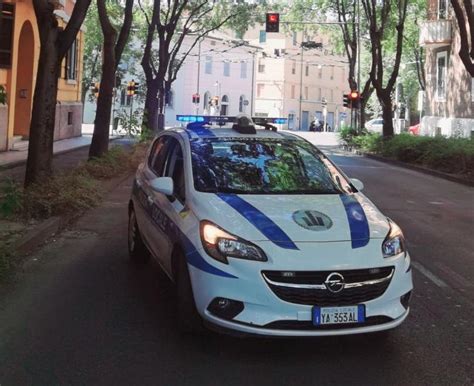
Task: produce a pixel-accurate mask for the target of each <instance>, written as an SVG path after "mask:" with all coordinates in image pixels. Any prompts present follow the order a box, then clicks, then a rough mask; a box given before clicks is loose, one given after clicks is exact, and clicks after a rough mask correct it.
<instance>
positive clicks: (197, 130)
mask: <svg viewBox="0 0 474 386" xmlns="http://www.w3.org/2000/svg"><path fill="white" fill-rule="evenodd" d="M186 130H189V131H191V132H192V133H194V134H196V135H197V136H199V137H215V134H214V133H213V132H212V131H211V130H209V129H208V128H206V127H204V125H203V124H202V123H200V122H195V123H189V124H188V125H187V126H186Z"/></svg>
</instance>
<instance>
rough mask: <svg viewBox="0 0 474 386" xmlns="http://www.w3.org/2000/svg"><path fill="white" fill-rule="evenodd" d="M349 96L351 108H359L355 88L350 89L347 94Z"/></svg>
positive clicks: (358, 97) (358, 98)
mask: <svg viewBox="0 0 474 386" xmlns="http://www.w3.org/2000/svg"><path fill="white" fill-rule="evenodd" d="M349 98H350V100H351V107H352V108H353V109H357V108H359V101H360V94H359V91H357V90H352V91H351V93H350V94H349Z"/></svg>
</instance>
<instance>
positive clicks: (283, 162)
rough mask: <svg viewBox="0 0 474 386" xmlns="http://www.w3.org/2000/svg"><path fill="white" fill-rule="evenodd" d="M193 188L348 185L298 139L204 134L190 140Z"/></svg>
mask: <svg viewBox="0 0 474 386" xmlns="http://www.w3.org/2000/svg"><path fill="white" fill-rule="evenodd" d="M191 153H192V164H193V176H194V187H195V189H196V190H198V191H201V192H212V193H238V194H340V193H344V192H350V186H349V185H350V184H349V183H348V182H347V180H346V179H345V178H344V177H343V176H342V175H341V174H340V173H339V171H338V170H337V169H336V168H335V167H334V165H333V164H332V163H331V162H329V160H328V159H327V158H326V157H325V156H324V155H323V154H321V153H320V152H319V151H318V150H317V149H316V148H314V147H313V146H312V145H311V144H309V143H307V142H305V141H300V140H283V139H261V138H255V139H254V138H229V139H227V138H223V139H217V138H205V139H204V138H203V139H197V140H193V141H191Z"/></svg>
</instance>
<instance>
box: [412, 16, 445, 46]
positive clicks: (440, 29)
mask: <svg viewBox="0 0 474 386" xmlns="http://www.w3.org/2000/svg"><path fill="white" fill-rule="evenodd" d="M452 28H453V23H452V21H451V20H431V21H427V22H425V23H423V24H422V25H421V28H420V46H425V47H427V48H437V47H443V46H449V45H450V44H451V41H452Z"/></svg>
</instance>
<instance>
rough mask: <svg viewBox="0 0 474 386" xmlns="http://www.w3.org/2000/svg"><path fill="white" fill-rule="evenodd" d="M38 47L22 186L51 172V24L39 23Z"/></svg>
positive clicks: (54, 77) (54, 48)
mask: <svg viewBox="0 0 474 386" xmlns="http://www.w3.org/2000/svg"><path fill="white" fill-rule="evenodd" d="M40 29H41V30H40V37H41V47H40V55H39V62H38V72H37V75H36V85H35V92H34V97H33V109H32V112H31V125H30V137H29V146H28V159H27V163H26V175H25V187H28V186H30V185H32V184H34V183H38V182H41V181H44V180H45V179H46V178H48V177H50V176H51V174H52V160H53V140H54V122H55V118H56V101H57V89H58V78H59V75H60V68H61V67H60V60H58V57H59V48H58V45H57V38H58V33H59V30H58V29H57V28H56V26H55V25H54V23H52V24H49V23H44V24H43V25H41V26H40Z"/></svg>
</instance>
